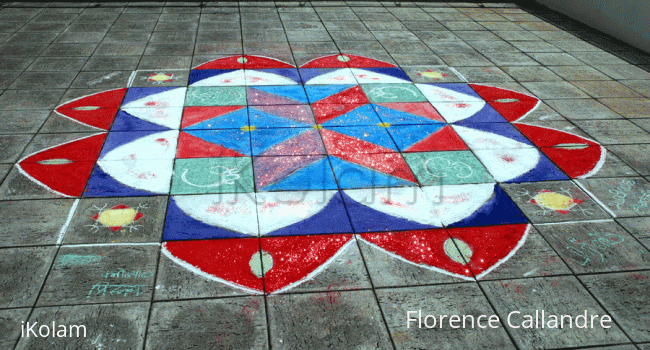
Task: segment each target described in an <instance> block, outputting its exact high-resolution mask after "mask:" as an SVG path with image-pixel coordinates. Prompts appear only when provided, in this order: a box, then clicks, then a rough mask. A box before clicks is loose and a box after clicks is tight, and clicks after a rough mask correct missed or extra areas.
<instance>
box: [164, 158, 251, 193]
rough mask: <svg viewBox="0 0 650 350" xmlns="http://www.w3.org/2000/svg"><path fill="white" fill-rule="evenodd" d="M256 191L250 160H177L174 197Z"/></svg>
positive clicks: (173, 185) (173, 179)
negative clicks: (178, 195)
mask: <svg viewBox="0 0 650 350" xmlns="http://www.w3.org/2000/svg"><path fill="white" fill-rule="evenodd" d="M254 191H255V189H254V185H253V164H252V162H251V158H250V157H233V158H225V157H224V158H193V159H176V164H175V165H174V177H173V178H172V190H171V194H172V195H176V194H204V193H234V192H254Z"/></svg>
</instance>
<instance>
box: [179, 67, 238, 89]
mask: <svg viewBox="0 0 650 350" xmlns="http://www.w3.org/2000/svg"><path fill="white" fill-rule="evenodd" d="M236 70H239V69H196V70H192V71H190V79H189V84H188V85H192V84H194V83H196V82H198V81H201V80H203V79H207V78H211V77H214V76H215V75H220V74H225V73H229V72H233V71H236Z"/></svg>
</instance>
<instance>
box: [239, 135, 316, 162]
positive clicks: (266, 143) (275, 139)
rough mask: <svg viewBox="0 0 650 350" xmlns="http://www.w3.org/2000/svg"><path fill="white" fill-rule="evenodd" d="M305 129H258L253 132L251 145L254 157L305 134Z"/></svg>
mask: <svg viewBox="0 0 650 350" xmlns="http://www.w3.org/2000/svg"><path fill="white" fill-rule="evenodd" d="M306 130H311V129H304V128H278V129H257V130H254V131H252V132H251V145H252V146H253V155H254V156H256V155H258V154H260V153H262V152H264V151H266V149H267V148H269V147H271V146H273V145H277V144H278V143H280V142H283V141H286V140H288V139H290V138H292V137H295V136H298V135H300V134H301V133H303V132H305V131H306Z"/></svg>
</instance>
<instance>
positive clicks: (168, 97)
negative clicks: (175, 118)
mask: <svg viewBox="0 0 650 350" xmlns="http://www.w3.org/2000/svg"><path fill="white" fill-rule="evenodd" d="M186 91H187V88H185V87H180V88H175V89H171V90H166V91H163V92H159V93H157V94H151V95H148V96H145V97H142V98H140V99H137V100H135V101H131V102H129V103H127V104H125V105H123V106H122V109H124V108H167V107H183V104H185V92H186Z"/></svg>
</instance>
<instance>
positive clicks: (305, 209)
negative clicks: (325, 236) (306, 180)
mask: <svg viewBox="0 0 650 350" xmlns="http://www.w3.org/2000/svg"><path fill="white" fill-rule="evenodd" d="M336 192H337V191H335V190H334V191H299V192H296V191H280V192H258V193H257V202H258V203H259V205H258V207H257V212H258V217H259V221H260V225H259V226H260V234H261V235H265V234H267V233H269V232H273V231H275V230H279V229H281V228H283V227H287V226H289V225H293V224H295V223H297V222H300V221H303V220H307V219H309V218H310V217H312V216H314V215H316V214H318V213H319V212H320V211H321V210H323V208H325V207H326V206H327V204H329V202H330V201H331V200H332V198H333V197H334V195H335V194H336Z"/></svg>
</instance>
